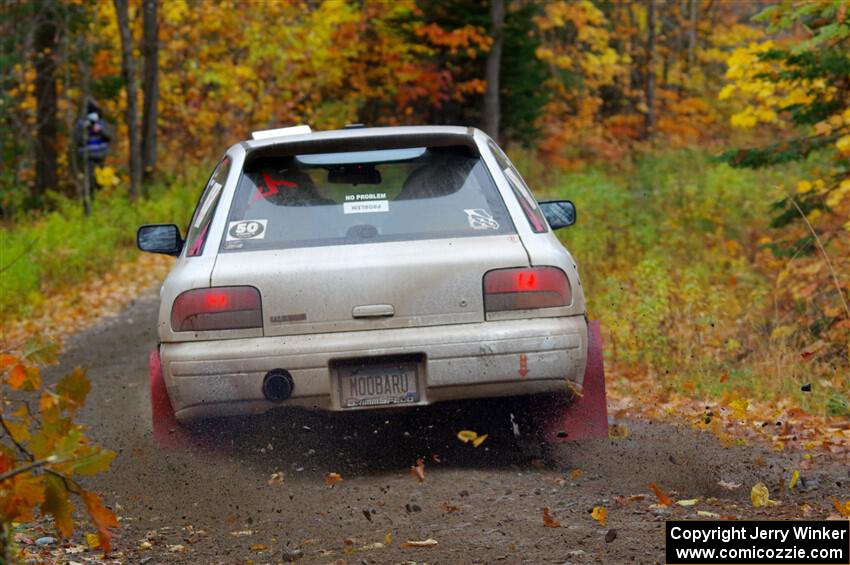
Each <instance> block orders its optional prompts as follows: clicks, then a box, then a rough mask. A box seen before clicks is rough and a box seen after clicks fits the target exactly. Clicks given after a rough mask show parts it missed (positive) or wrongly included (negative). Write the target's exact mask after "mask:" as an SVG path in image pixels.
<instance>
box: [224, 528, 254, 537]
mask: <svg viewBox="0 0 850 565" xmlns="http://www.w3.org/2000/svg"><path fill="white" fill-rule="evenodd" d="M230 535H231V536H234V537H237V538H241V537H244V536H253V535H254V531H253V530H238V531H235V532H230Z"/></svg>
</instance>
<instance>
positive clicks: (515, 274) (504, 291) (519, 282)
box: [484, 267, 573, 312]
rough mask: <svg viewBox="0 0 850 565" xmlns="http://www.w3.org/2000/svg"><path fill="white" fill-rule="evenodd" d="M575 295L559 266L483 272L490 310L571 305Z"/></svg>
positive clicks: (485, 299) (487, 303) (486, 305)
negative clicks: (484, 273)
mask: <svg viewBox="0 0 850 565" xmlns="http://www.w3.org/2000/svg"><path fill="white" fill-rule="evenodd" d="M572 295H573V293H572V288H571V287H570V281H569V279H568V278H567V275H566V274H564V271H562V270H561V269H558V268H557V267H529V268H522V269H499V270H497V271H490V272H489V273H487V274H486V275H484V308H485V310H486V311H487V312H502V311H506V310H531V309H535V308H556V307H559V306H569V305H570V304H571V303H572V301H573V296H572Z"/></svg>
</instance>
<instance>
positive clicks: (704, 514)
mask: <svg viewBox="0 0 850 565" xmlns="http://www.w3.org/2000/svg"><path fill="white" fill-rule="evenodd" d="M697 516H702V517H703V518H720V514H718V513H716V512H709V511H708V510H697Z"/></svg>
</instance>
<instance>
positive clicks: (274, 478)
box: [269, 472, 284, 485]
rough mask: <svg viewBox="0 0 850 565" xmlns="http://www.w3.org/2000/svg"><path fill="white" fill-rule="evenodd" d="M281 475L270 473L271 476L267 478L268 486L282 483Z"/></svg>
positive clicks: (279, 473)
mask: <svg viewBox="0 0 850 565" xmlns="http://www.w3.org/2000/svg"><path fill="white" fill-rule="evenodd" d="M283 478H284V477H283V473H281V472H277V473H272V476H271V477H269V485H279V484H281V483H283Z"/></svg>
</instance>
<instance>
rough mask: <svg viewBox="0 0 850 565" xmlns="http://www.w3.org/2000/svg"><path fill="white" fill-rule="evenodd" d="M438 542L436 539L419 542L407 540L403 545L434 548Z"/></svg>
mask: <svg viewBox="0 0 850 565" xmlns="http://www.w3.org/2000/svg"><path fill="white" fill-rule="evenodd" d="M437 544H438V542H437V540H435V539H432V538H428V539H426V540H422V541H417V540H407V541H406V542H404V543H403V544H401V546H402V547H433V546H435V545H437Z"/></svg>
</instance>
